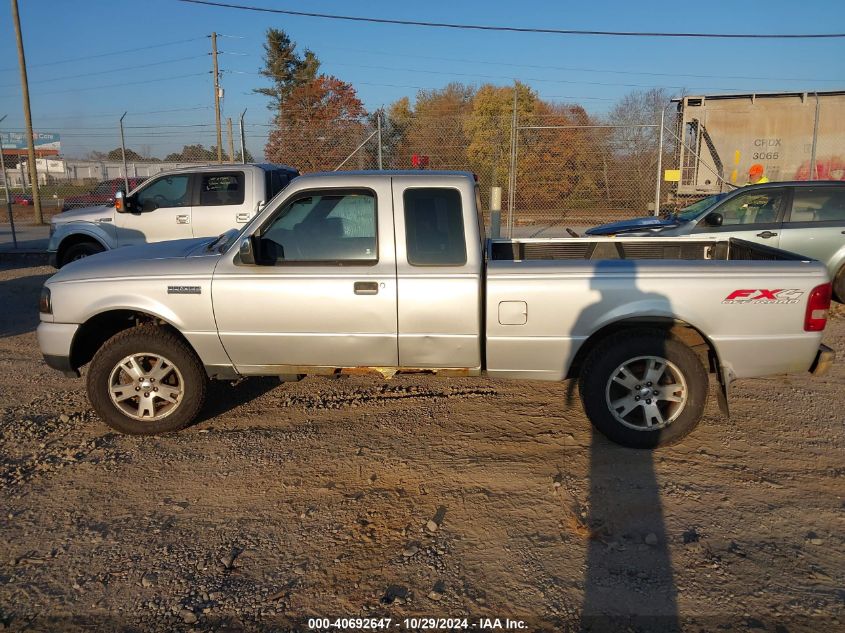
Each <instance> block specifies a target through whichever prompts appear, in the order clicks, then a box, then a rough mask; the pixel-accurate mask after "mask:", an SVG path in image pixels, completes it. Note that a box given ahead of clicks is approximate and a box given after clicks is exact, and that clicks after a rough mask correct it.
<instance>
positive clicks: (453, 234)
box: [402, 187, 467, 266]
mask: <svg viewBox="0 0 845 633" xmlns="http://www.w3.org/2000/svg"><path fill="white" fill-rule="evenodd" d="M402 198H403V205H404V211H405V247H406V252H407V256H408V263H409V264H411V265H412V266H463V265H464V264H466V262H467V251H466V239H465V236H464V218H463V208H462V205H461V194H460V192H459V191H458V190H457V189H448V188H439V187H438V188H435V187H428V188H418V189H406V190H405V192H404V194H403V196H402Z"/></svg>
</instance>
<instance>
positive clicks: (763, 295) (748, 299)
mask: <svg viewBox="0 0 845 633" xmlns="http://www.w3.org/2000/svg"><path fill="white" fill-rule="evenodd" d="M803 294H804V291H803V290H799V289H797V288H790V289H784V288H775V289H774V290H769V289H767V288H752V289H741V290H734V291H733V292H732V293H731V294H729V295H728V296H727V297H725V298H724V299H723V300H722V303H754V304H760V303H764V304H768V303H781V304H784V303H798V302H799V301H800V300H801V296H802V295H803Z"/></svg>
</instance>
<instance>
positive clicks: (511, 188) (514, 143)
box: [508, 80, 519, 238]
mask: <svg viewBox="0 0 845 633" xmlns="http://www.w3.org/2000/svg"><path fill="white" fill-rule="evenodd" d="M518 91H519V84H517V83H516V80H514V82H513V112H512V114H511V166H510V173H509V174H508V238H512V237H513V222H514V220H513V214H514V207H515V206H516V160H517V153H518V151H519V149H518V146H519V128H518V125H519V118H518V115H517V105H518Z"/></svg>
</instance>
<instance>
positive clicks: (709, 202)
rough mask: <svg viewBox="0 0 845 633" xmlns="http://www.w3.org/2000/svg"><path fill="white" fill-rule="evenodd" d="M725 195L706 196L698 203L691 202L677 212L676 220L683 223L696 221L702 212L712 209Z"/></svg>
mask: <svg viewBox="0 0 845 633" xmlns="http://www.w3.org/2000/svg"><path fill="white" fill-rule="evenodd" d="M725 195H726V194H724V193H717V194H716V195H715V196H707V197H706V198H703V199H701V200H699V201H698V202H693V203H692V204H691V205H689V206H688V207H684V208H683V209H681V211H680V212H678V218H680V219H681V220H685V221H689V220H696V219H698V217H699V216H700V215H701V212H702V211H704V210H706V209H709V208H710V207H712V206H713V205H714V204H716V203H717V202H718V201H719V200H721V199H722V198H724V197H725Z"/></svg>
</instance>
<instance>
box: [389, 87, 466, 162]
mask: <svg viewBox="0 0 845 633" xmlns="http://www.w3.org/2000/svg"><path fill="white" fill-rule="evenodd" d="M474 93H475V90H474V89H473V88H471V87H469V86H464V85H462V84H459V83H450V84H449V85H447V86H446V87H445V88H442V89H440V90H420V92H419V93H418V94H417V98H416V102H415V104H414V107H413V108H411V107H410V103H409V101H408V100H407V99H402V100H400V101H397V102H396V103H394V104H393V105H392V106H391V108H390V110H389V111H388V116H389V118H390V120H391V124H392V122H393V121H394V120H395V121H396V122H397V127H401V129H402V135H401V137H400V138H397V139H396V140H395V145H394V148H393V161H394V166H395V167H397V168H400V169H410V168H411V157H412V156H413V155H414V154H421V155H425V156H428V157H429V160H430V162H429V168H430V169H467V168H468V164H467V156H466V147H467V137H466V133H465V131H464V120H465V119H466V117H467V115H468V114H469V112H470V109H471V107H472V105H471V104H472V97H473V95H474Z"/></svg>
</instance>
